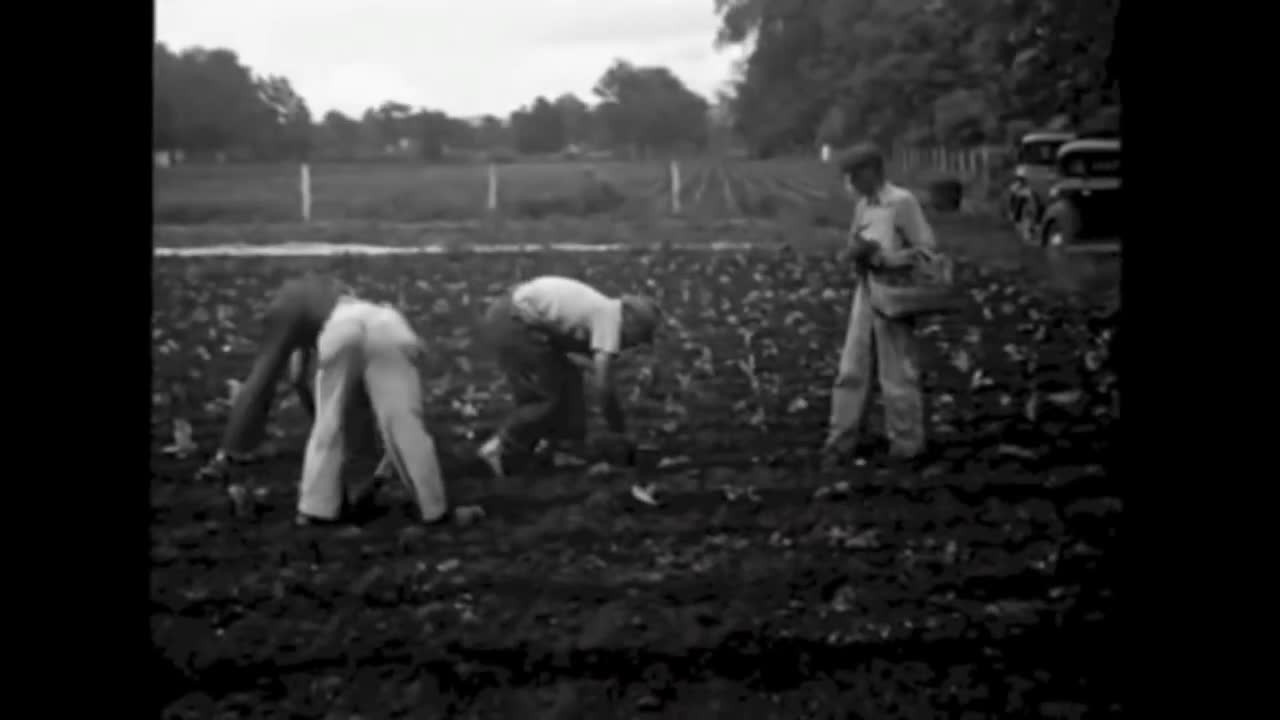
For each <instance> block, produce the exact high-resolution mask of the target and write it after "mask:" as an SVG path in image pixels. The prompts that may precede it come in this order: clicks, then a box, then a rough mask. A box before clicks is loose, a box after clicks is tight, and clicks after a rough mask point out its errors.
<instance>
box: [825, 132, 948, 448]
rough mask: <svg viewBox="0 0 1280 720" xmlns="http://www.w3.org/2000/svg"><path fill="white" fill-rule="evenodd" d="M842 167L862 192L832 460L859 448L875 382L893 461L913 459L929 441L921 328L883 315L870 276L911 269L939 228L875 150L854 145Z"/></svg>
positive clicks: (834, 405)
mask: <svg viewBox="0 0 1280 720" xmlns="http://www.w3.org/2000/svg"><path fill="white" fill-rule="evenodd" d="M838 163H839V167H840V171H841V174H842V175H844V178H845V185H846V187H847V188H848V189H849V190H850V191H856V192H857V195H858V201H857V204H856V206H855V209H854V213H853V225H852V227H851V229H850V240H849V252H850V254H851V256H852V258H853V260H854V267H855V272H856V274H857V278H858V284H857V286H856V287H855V288H854V292H853V305H852V307H851V309H850V311H849V325H848V329H847V330H846V332H845V340H844V347H843V348H842V349H841V351H840V365H839V370H838V372H837V375H836V380H835V386H834V387H833V389H832V393H831V420H830V427H829V431H828V435H827V441H826V446H825V450H826V454H827V456H828V458H827V459H828V462H836V461H838V460H840V459H841V458H842V457H843V456H845V455H847V454H848V453H850V452H852V451H853V450H854V449H855V448H856V446H857V444H858V440H859V433H860V431H861V429H862V423H863V418H864V415H865V414H866V408H867V400H868V398H869V395H870V391H871V384H872V382H873V379H878V380H879V385H880V388H881V390H882V392H883V393H884V408H885V426H886V430H887V433H888V436H889V444H890V453H891V456H892V457H894V458H898V459H911V458H915V457H917V456H919V455H920V454H921V453H922V452H923V450H924V443H925V438H924V405H923V401H922V398H921V392H920V368H919V365H918V359H917V354H916V348H915V338H914V331H915V328H914V326H913V323H912V322H911V321H909V320H907V321H904V320H890V319H888V318H887V317H884V316H883V315H880V314H878V313H877V312H876V311H875V309H874V308H873V307H872V304H871V298H870V292H869V290H868V288H867V283H866V279H867V277H868V276H878V277H887V276H889V275H891V274H893V273H895V272H903V271H909V269H910V267H911V265H912V262H913V257H914V255H913V253H912V250H913V249H915V248H921V249H930V250H931V249H934V248H935V247H936V244H935V242H934V236H933V230H932V228H930V226H929V223H928V221H927V220H926V219H925V217H924V211H923V209H922V208H921V207H920V202H919V201H918V200H917V199H916V197H915V195H913V194H912V193H911V192H910V191H908V190H906V189H904V188H901V187H898V186H897V185H894V184H892V183H890V182H888V181H887V180H886V179H885V173H884V156H883V155H881V153H880V151H879V150H878V149H876V148H875V147H874V146H871V145H858V146H855V147H853V148H850V149H849V150H847V151H845V152H844V153H842V154H841V155H840V157H839V158H838Z"/></svg>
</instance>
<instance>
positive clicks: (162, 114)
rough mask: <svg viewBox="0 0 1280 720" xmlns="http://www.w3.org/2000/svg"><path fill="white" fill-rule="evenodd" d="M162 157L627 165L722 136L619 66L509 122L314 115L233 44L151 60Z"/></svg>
mask: <svg viewBox="0 0 1280 720" xmlns="http://www.w3.org/2000/svg"><path fill="white" fill-rule="evenodd" d="M153 61H154V62H153V64H154V67H153V70H154V78H153V80H154V96H153V127H154V132H153V146H154V149H155V150H156V151H157V152H169V153H177V152H181V153H182V154H183V155H185V156H189V157H198V156H206V157H215V156H216V157H220V158H226V159H234V160H254V161H287V160H289V161H299V160H304V159H317V160H320V159H323V160H367V159H373V158H387V157H398V158H404V157H412V158H415V159H419V160H424V161H443V160H447V159H451V158H467V157H475V156H477V155H484V156H486V157H490V158H497V159H501V158H503V157H505V156H512V155H547V154H557V153H577V152H593V153H594V152H608V153H612V154H621V155H625V156H627V157H648V156H654V155H658V154H670V153H682V152H699V151H705V150H706V149H707V148H708V146H709V145H710V144H712V143H713V142H716V139H717V137H718V133H719V132H721V130H722V128H720V127H719V126H718V125H717V123H716V121H715V118H716V117H717V116H716V115H715V114H714V113H712V112H710V110H711V107H710V105H709V103H708V102H707V100H706V99H705V98H703V97H702V96H700V95H698V94H697V93H695V92H693V91H692V90H690V89H689V88H688V87H686V86H685V85H684V83H683V82H681V81H680V79H679V78H678V77H676V75H675V74H674V73H672V72H671V71H670V70H669V69H668V68H665V67H649V66H639V65H634V64H632V63H629V62H626V61H624V60H618V61H615V62H614V63H613V64H612V65H611V66H610V67H609V68H608V69H606V70H605V72H604V73H603V74H602V75H601V77H600V79H599V81H598V82H597V83H596V86H595V88H594V90H593V95H594V96H595V97H594V98H593V100H594V102H591V103H588V102H587V101H584V100H582V99H580V98H578V97H576V96H575V95H572V94H565V95H561V96H559V97H557V98H555V99H548V98H546V97H538V98H535V99H534V100H533V101H532V102H531V103H529V104H528V105H526V106H524V107H522V108H519V109H517V110H515V111H513V112H512V113H510V114H509V115H508V117H506V118H499V117H495V116H491V115H490V116H484V117H482V118H471V119H467V118H458V117H452V116H450V115H449V114H448V113H445V112H443V111H440V110H433V109H430V108H426V107H413V106H410V105H408V104H405V103H403V102H398V101H395V100H388V101H387V102H384V103H383V104H381V105H379V106H378V107H373V108H368V109H367V110H365V111H364V112H363V113H362V114H361V115H360V116H359V117H350V116H347V115H345V114H343V113H341V112H338V111H336V110H335V111H329V112H327V113H325V114H324V116H323V117H321V118H319V119H316V118H314V117H313V115H312V111H311V109H310V108H309V107H308V105H307V102H306V100H305V99H303V98H302V97H301V96H300V95H299V94H298V93H297V92H296V91H295V90H294V88H293V87H292V85H291V84H290V83H289V80H288V79H287V78H284V77H279V76H274V75H266V76H260V75H257V74H255V73H254V72H253V71H252V70H251V69H250V68H249V67H247V66H245V65H244V64H243V63H241V62H240V60H239V58H238V57H237V55H236V53H235V52H234V51H232V50H229V49H226V48H213V49H206V48H199V47H195V48H188V49H185V50H181V51H177V52H175V51H173V50H170V49H169V48H168V47H166V46H165V45H164V44H162V43H157V44H156V45H155V49H154V58H153Z"/></svg>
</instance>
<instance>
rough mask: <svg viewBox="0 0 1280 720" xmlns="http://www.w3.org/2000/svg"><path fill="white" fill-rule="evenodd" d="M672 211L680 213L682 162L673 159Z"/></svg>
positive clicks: (676, 213)
mask: <svg viewBox="0 0 1280 720" xmlns="http://www.w3.org/2000/svg"><path fill="white" fill-rule="evenodd" d="M671 213H672V214H673V215H679V214H680V163H678V162H676V161H675V160H672V161H671Z"/></svg>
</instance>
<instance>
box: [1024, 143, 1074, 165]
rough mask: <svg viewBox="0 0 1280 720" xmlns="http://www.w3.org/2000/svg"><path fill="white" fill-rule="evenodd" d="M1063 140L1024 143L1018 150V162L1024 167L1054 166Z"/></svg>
mask: <svg viewBox="0 0 1280 720" xmlns="http://www.w3.org/2000/svg"><path fill="white" fill-rule="evenodd" d="M1063 142H1064V141H1062V140H1040V141H1039V142H1027V143H1023V144H1022V147H1021V148H1020V149H1019V150H1018V162H1019V163H1020V164H1022V165H1052V164H1053V161H1054V160H1055V159H1057V157H1058V148H1060V147H1062V144H1063Z"/></svg>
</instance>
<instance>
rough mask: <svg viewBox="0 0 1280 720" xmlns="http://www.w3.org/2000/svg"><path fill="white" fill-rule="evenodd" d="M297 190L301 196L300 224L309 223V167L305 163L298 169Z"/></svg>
mask: <svg viewBox="0 0 1280 720" xmlns="http://www.w3.org/2000/svg"><path fill="white" fill-rule="evenodd" d="M298 189H299V191H300V194H301V195H302V222H304V223H308V222H311V166H310V165H308V164H307V163H302V165H301V166H300V167H299V168H298Z"/></svg>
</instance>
